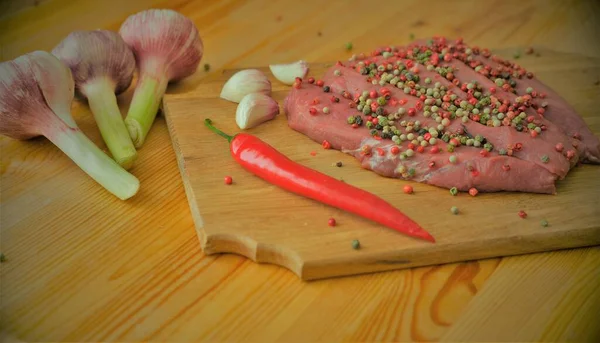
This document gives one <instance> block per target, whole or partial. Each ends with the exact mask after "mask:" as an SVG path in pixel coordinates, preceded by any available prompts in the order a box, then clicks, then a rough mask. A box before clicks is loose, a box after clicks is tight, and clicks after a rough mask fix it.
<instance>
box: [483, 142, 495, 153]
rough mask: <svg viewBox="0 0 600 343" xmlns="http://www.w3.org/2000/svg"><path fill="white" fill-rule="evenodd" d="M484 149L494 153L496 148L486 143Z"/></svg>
mask: <svg viewBox="0 0 600 343" xmlns="http://www.w3.org/2000/svg"><path fill="white" fill-rule="evenodd" d="M483 148H484V149H485V150H487V151H492V149H494V147H493V146H492V144H490V143H485V144H484V145H483Z"/></svg>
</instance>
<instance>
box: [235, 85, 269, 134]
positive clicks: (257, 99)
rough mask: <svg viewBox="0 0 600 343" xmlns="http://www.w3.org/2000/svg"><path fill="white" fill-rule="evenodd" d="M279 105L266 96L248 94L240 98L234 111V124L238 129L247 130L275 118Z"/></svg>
mask: <svg viewBox="0 0 600 343" xmlns="http://www.w3.org/2000/svg"><path fill="white" fill-rule="evenodd" d="M277 114H279V105H278V104H277V101H275V100H273V98H271V97H270V96H268V95H265V94H262V93H250V94H247V95H246V96H244V97H243V98H242V100H241V101H240V103H239V104H238V106H237V109H236V111H235V122H236V123H237V125H238V126H239V127H240V129H242V130H244V129H249V128H252V127H255V126H257V125H259V124H262V123H264V122H266V121H268V120H271V119H273V118H275V116H276V115H277Z"/></svg>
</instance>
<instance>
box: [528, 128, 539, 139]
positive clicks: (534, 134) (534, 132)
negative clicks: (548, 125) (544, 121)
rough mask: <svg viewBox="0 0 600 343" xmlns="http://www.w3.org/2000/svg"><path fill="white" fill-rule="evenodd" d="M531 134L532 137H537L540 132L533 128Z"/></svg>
mask: <svg viewBox="0 0 600 343" xmlns="http://www.w3.org/2000/svg"><path fill="white" fill-rule="evenodd" d="M529 135H531V137H532V138H535V137H537V135H538V133H537V131H535V130H531V131H529Z"/></svg>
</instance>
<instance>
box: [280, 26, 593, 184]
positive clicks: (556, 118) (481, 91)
mask: <svg viewBox="0 0 600 343" xmlns="http://www.w3.org/2000/svg"><path fill="white" fill-rule="evenodd" d="M284 108H285V112H286V115H287V119H288V124H289V126H290V127H291V128H292V129H294V130H296V131H298V132H301V133H302V134H304V135H306V136H308V137H310V138H311V139H313V140H314V141H316V142H319V143H323V144H324V145H330V146H331V148H333V149H338V150H340V151H343V152H345V153H348V154H351V155H353V156H354V157H356V158H357V159H358V161H359V162H360V164H361V166H362V167H363V168H366V169H370V170H372V171H374V172H376V173H378V174H380V175H382V176H386V177H393V178H402V179H407V180H413V181H416V182H423V183H427V184H431V185H435V186H439V187H445V188H453V187H456V188H457V189H458V190H462V191H467V190H469V189H470V188H476V189H477V190H478V191H484V192H485V191H487V192H497V191H519V192H534V193H550V194H553V193H555V192H556V188H555V181H556V180H559V179H563V178H565V177H566V176H567V174H568V172H569V170H570V169H571V168H573V167H574V166H575V165H576V164H577V163H578V162H583V163H594V164H598V163H600V140H599V139H598V138H597V137H596V136H594V135H593V133H592V132H591V131H590V130H589V128H588V127H587V126H586V124H585V122H584V121H583V119H582V118H581V117H580V116H579V115H578V114H577V113H576V112H575V110H574V109H573V108H572V107H571V106H570V105H569V104H568V103H567V102H566V101H565V100H564V99H562V98H561V97H560V96H559V95H558V94H557V93H556V92H554V91H553V90H552V89H550V88H549V87H548V86H546V85H544V84H543V83H542V82H540V81H539V80H538V79H536V77H535V76H534V75H533V74H532V73H531V72H529V71H527V70H525V69H524V68H522V67H521V66H519V65H517V64H515V63H512V62H509V61H506V60H503V59H501V58H499V57H497V56H493V55H492V54H491V53H490V52H489V51H488V50H487V49H479V48H477V47H469V46H467V45H466V44H464V43H463V42H462V40H455V41H449V40H447V39H446V38H444V37H434V38H433V39H431V40H428V41H419V42H414V43H412V44H411V45H409V46H405V47H382V48H380V49H377V50H376V51H374V52H373V53H371V54H370V55H369V56H364V55H362V54H361V55H360V56H358V57H357V58H353V59H352V60H351V61H348V62H347V63H341V62H338V63H337V64H336V65H334V66H332V67H331V68H329V70H327V72H326V73H325V75H324V76H323V78H322V79H321V80H317V81H316V82H312V83H310V82H307V81H306V80H305V81H303V82H301V83H298V84H297V85H296V86H295V87H293V88H292V90H291V91H290V93H289V94H288V96H287V97H286V99H285V104H284Z"/></svg>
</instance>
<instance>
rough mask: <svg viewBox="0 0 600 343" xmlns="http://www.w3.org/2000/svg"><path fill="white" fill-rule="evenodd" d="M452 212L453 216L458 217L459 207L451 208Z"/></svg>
mask: <svg viewBox="0 0 600 343" xmlns="http://www.w3.org/2000/svg"><path fill="white" fill-rule="evenodd" d="M450 212H452V214H454V215H457V214H458V207H456V206H452V207H450Z"/></svg>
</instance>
